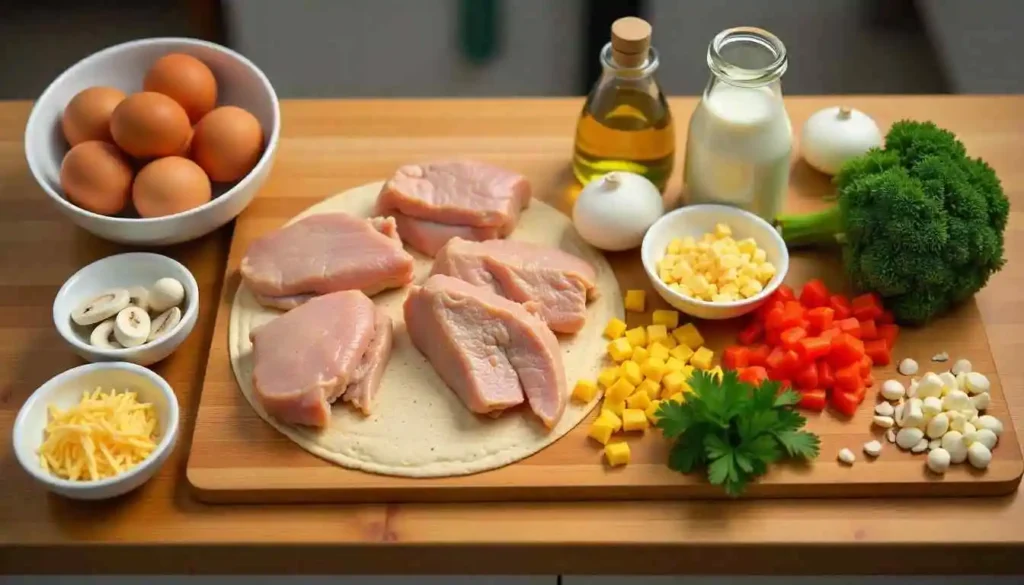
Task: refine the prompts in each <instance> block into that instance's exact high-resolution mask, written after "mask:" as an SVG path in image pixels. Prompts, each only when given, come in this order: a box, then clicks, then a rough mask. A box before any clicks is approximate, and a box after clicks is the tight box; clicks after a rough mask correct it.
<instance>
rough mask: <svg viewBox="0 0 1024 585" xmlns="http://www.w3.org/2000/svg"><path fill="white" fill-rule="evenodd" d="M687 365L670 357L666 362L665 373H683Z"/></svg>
mask: <svg viewBox="0 0 1024 585" xmlns="http://www.w3.org/2000/svg"><path fill="white" fill-rule="evenodd" d="M685 367H686V364H685V363H683V362H682V360H679V359H677V358H674V357H670V358H668V359H667V360H666V361H665V373H668V372H681V371H683V368H685Z"/></svg>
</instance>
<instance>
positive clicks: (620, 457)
mask: <svg viewBox="0 0 1024 585" xmlns="http://www.w3.org/2000/svg"><path fill="white" fill-rule="evenodd" d="M604 457H605V459H607V460H608V465H611V466H612V467H619V466H621V465H626V464H628V463H629V443H624V442H618V443H608V444H607V445H605V446H604Z"/></svg>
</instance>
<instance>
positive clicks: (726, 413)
mask: <svg viewBox="0 0 1024 585" xmlns="http://www.w3.org/2000/svg"><path fill="white" fill-rule="evenodd" d="M689 385H690V387H691V388H692V390H693V392H692V393H689V394H688V395H687V397H686V402H683V403H678V402H674V401H665V402H662V403H661V406H660V407H659V408H658V413H657V416H658V421H657V423H656V426H657V428H659V429H661V432H662V434H663V435H664V436H665V437H666V438H668V439H670V440H672V441H673V442H674V444H673V445H672V449H671V451H670V453H669V461H668V465H669V467H670V468H671V469H673V470H675V471H679V472H682V473H689V472H691V471H696V470H697V469H700V468H705V469H706V473H707V477H708V481H709V482H710V483H712V484H714V485H720V486H722V488H723V489H724V490H725V492H726V493H727V494H729V495H730V496H738V495H740V494H742V493H743V492H744V491H745V490H746V488H747V486H748V485H749V484H750V482H751V481H753V480H754V479H756V478H757V477H759V476H761V475H764V473H765V472H767V470H768V466H769V465H771V464H773V463H775V462H777V461H779V460H781V459H783V458H785V457H791V458H802V459H813V458H815V457H817V456H818V451H819V447H820V440H819V439H818V437H817V436H816V435H814V434H813V433H810V432H808V431H805V430H802V429H803V428H804V425H806V423H807V419H806V418H804V416H803V415H801V414H800V413H798V412H796V411H794V410H793V407H794V406H795V405H796V404H797V403H798V402H799V400H800V395H799V394H798V393H796V392H793V391H791V390H787V391H784V392H780V390H781V387H780V384H779V383H778V382H774V381H766V382H764V383H762V384H761V385H760V386H758V387H753V386H751V385H750V384H746V383H743V382H740V380H739V377H738V374H737V373H736V372H735V371H727V372H725V373H724V374H723V376H722V380H721V381H719V380H718V379H717V378H716V377H715V376H714V375H713V374H711V373H709V372H703V371H697V372H694V373H693V375H692V376H690V380H689Z"/></svg>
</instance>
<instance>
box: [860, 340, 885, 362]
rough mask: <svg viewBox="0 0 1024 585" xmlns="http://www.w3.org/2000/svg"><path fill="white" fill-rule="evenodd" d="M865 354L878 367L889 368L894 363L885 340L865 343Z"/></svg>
mask: <svg viewBox="0 0 1024 585" xmlns="http://www.w3.org/2000/svg"><path fill="white" fill-rule="evenodd" d="M864 353H866V354H867V355H868V356H869V357H870V358H871V361H872V362H874V363H875V365H878V366H887V365H889V363H890V362H891V361H892V355H891V354H890V352H889V346H888V343H887V342H886V341H885V340H884V339H873V340H871V341H868V342H867V343H865V344H864Z"/></svg>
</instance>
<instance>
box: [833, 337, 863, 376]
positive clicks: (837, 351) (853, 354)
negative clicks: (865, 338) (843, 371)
mask: <svg viewBox="0 0 1024 585" xmlns="http://www.w3.org/2000/svg"><path fill="white" fill-rule="evenodd" d="M863 355H864V343H863V342H862V341H861V340H859V339H857V338H856V337H854V336H852V335H850V334H849V333H840V334H839V335H836V336H835V337H834V338H833V339H832V346H831V347H830V348H829V352H828V360H829V363H830V364H831V365H832V367H833V368H841V367H843V366H846V365H849V364H853V363H856V362H858V361H860V358H861V356H863ZM837 373H838V372H837Z"/></svg>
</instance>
